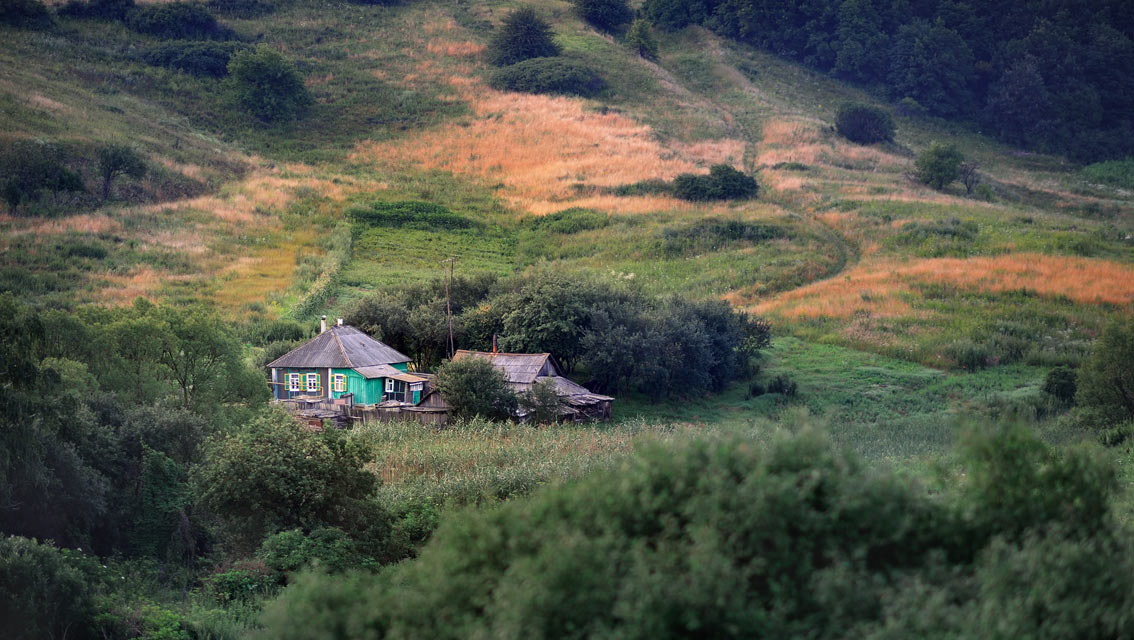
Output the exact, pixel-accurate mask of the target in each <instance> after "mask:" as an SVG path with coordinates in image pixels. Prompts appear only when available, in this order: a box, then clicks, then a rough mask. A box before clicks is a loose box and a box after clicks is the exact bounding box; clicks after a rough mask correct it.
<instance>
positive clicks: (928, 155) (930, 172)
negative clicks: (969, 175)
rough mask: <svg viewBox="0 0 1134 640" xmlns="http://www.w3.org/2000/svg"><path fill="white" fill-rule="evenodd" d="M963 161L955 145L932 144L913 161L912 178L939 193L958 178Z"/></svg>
mask: <svg viewBox="0 0 1134 640" xmlns="http://www.w3.org/2000/svg"><path fill="white" fill-rule="evenodd" d="M964 160H965V156H963V155H961V152H960V150H959V149H957V146H956V145H953V144H942V143H940V142H933V143H932V144H930V145H929V148H928V149H926V150H925V151H922V152H921V153H919V154H918V156H917V160H915V161H914V167H915V172H914V177H916V178H917V181H918V182H920V183H922V184H927V185H929V186H931V187H933V188H934V189H937V190H939V191H940V190H941V189H944V188H945V185H947V184H949V183H950V182H953V181H954V180H956V179H957V178H958V177H960V175H961V163H962V162H964Z"/></svg>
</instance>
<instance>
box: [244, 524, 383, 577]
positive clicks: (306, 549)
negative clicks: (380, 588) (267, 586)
mask: <svg viewBox="0 0 1134 640" xmlns="http://www.w3.org/2000/svg"><path fill="white" fill-rule="evenodd" d="M256 557H258V558H259V559H260V560H261V561H263V562H264V564H266V565H267V566H269V567H271V568H272V569H274V570H275V571H279V572H281V573H294V572H296V571H300V570H301V569H307V568H309V567H311V566H312V565H314V564H315V563H318V565H319V567H320V568H321V569H323V570H324V571H330V572H335V573H338V572H342V571H346V570H347V569H351V568H363V567H367V568H376V567H377V565H378V563H377V561H376V560H375V559H374V558H364V557H362V556H361V555H360V554H359V552H358V549H357V547H356V545H355V543H354V540H352V539H351V537H350V536H349V535H347V533H346V532H345V531H343V530H342V529H338V528H335V527H320V528H318V529H314V530H312V531H311V533H304V532H303V530H302V529H291V530H288V531H281V532H280V533H277V534H275V535H272V536H269V537H268V538H266V539H265V540H264V543H263V544H261V545H260V550H259V551H257V552H256Z"/></svg>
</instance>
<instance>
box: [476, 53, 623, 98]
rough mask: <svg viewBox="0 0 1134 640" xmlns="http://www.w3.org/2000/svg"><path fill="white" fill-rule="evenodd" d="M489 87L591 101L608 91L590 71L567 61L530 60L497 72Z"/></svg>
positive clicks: (602, 82)
mask: <svg viewBox="0 0 1134 640" xmlns="http://www.w3.org/2000/svg"><path fill="white" fill-rule="evenodd" d="M490 84H491V85H492V86H493V87H494V88H496V89H500V90H502V91H522V92H525V93H557V94H566V95H575V96H583V97H591V96H594V95H596V94H598V93H599V92H601V91H602V90H603V89H605V88H606V82H604V81H603V79H602V78H600V77H599V76H598V74H596V73H595V72H594V71H592V70H591V69H590V68H589V67H587V66H586V65H584V64H583V63H581V62H578V61H577V60H568V59H565V58H558V57H556V58H530V59H528V60H524V61H523V62H518V63H516V64H514V65H511V66H508V67H504V68H503V69H497V70H496V72H495V73H493V74H492V78H491V80H490Z"/></svg>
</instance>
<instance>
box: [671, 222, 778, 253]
mask: <svg viewBox="0 0 1134 640" xmlns="http://www.w3.org/2000/svg"><path fill="white" fill-rule="evenodd" d="M789 235H790V234H789V233H788V231H787V229H784V228H783V227H781V226H779V225H774V224H767V223H761V222H744V221H741V220H720V219H714V218H706V219H704V220H700V221H699V222H695V223H693V224H692V225H690V226H688V227H684V228H679V229H665V230H664V231H662V242H663V245H662V246H663V250H664V251H665V253H666V254H667V255H669V256H675V255H681V254H686V255H688V254H694V253H705V252H709V251H719V250H721V249H722V248H723V247H725V246H726V245H728V244H730V243H736V242H744V243H755V242H763V241H767V240H776V239H780V238H787V237H789Z"/></svg>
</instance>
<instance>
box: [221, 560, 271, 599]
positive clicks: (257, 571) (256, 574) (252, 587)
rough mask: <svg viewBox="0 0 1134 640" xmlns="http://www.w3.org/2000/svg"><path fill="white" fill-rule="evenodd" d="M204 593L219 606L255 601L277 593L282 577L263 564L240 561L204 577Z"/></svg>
mask: <svg viewBox="0 0 1134 640" xmlns="http://www.w3.org/2000/svg"><path fill="white" fill-rule="evenodd" d="M201 582H203V583H204V586H205V591H206V592H207V593H208V594H209V595H210V596H212V598H213V599H214V600H216V601H217V602H218V603H220V604H231V603H235V602H243V601H248V600H255V599H258V598H262V597H264V596H267V595H271V594H273V593H275V592H276V591H279V589H280V587H281V586H283V575H281V574H280V573H279V572H278V571H275V570H273V569H272V568H271V567H269V566H267V565H266V564H264V563H263V562H257V561H242V562H240V563H237V564H236V565H235V566H233V567H230V568H227V569H224V570H222V571H218V572H216V573H214V574H212V575H210V576H207V577H205V578H204V579H203V580H202V581H201Z"/></svg>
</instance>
